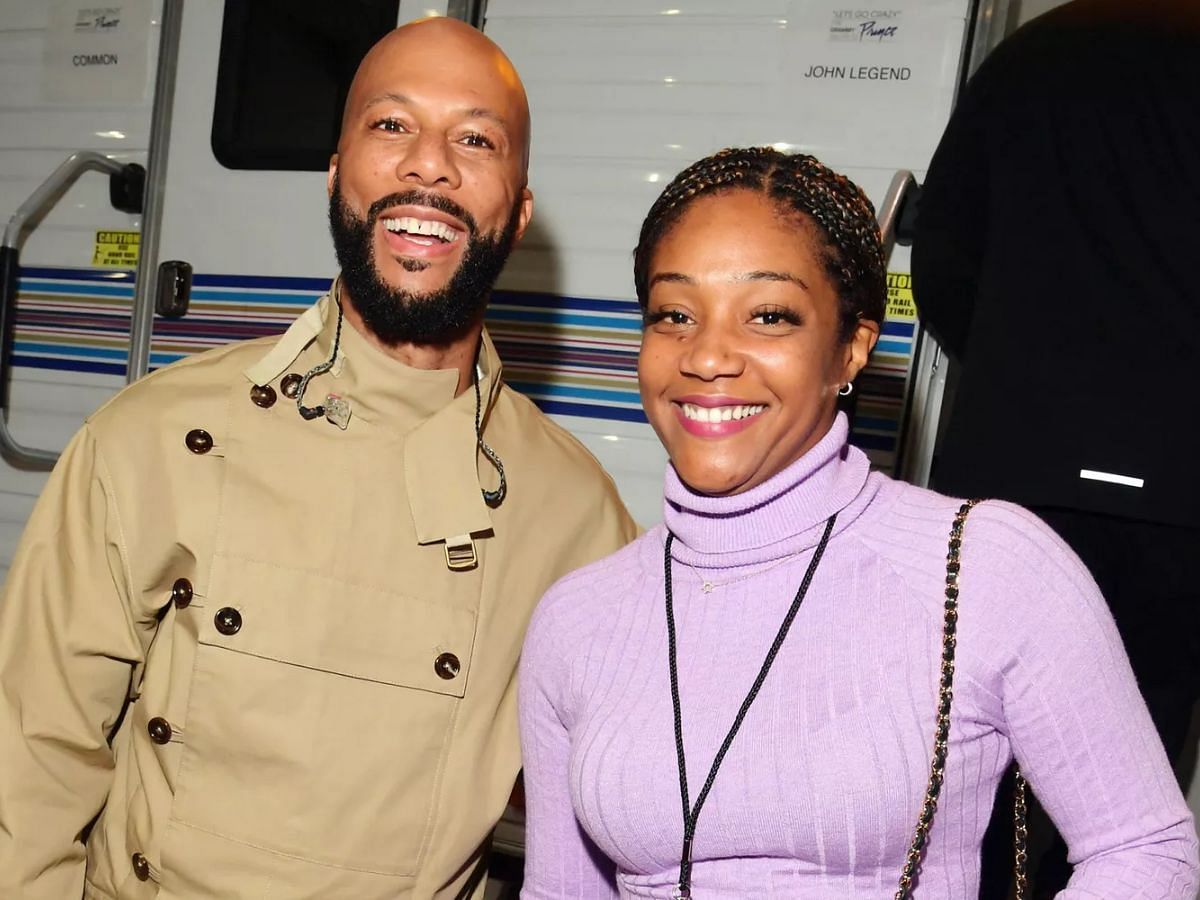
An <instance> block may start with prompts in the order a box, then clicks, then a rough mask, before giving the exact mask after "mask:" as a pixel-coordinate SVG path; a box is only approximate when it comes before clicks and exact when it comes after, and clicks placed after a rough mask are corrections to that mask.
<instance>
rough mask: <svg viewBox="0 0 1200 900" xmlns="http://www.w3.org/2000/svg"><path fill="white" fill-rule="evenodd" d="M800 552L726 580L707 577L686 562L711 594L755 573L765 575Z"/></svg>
mask: <svg viewBox="0 0 1200 900" xmlns="http://www.w3.org/2000/svg"><path fill="white" fill-rule="evenodd" d="M797 555H798V554H796V553H789V554H788V555H787V556H783V557H780V558H779V559H777V560H775V562H773V563H771V564H770V565H769V566H763V567H762V568H761V569H755V570H754V571H753V572H747V573H746V574H744V575H738V576H737V577H736V578H726V579H725V580H724V581H713V580H712V579H710V578H705V577H704V576H703V575H701V574H700V570H699V569H697V568H696V567H695V566H693V565H692V564H691V563H684V565H685V566H687V568H688V570H689V571H690V572H691V573H692V574H693V575H695V576H696V578H698V579H699V580H700V590H701V592H703V593H705V594H711V593H712V592H713V591H715V590H716V589H717V588H719V587H726V586H727V585H730V584H736V583H737V582H739V581H745V580H746V579H747V578H753V577H754V576H755V575H764V574H766V573H767V572H770V571H771V570H772V569H775V568H778V567H779V566H782V565H783V564H784V563H785V562H790V561H791V560H793V559H795V558H796V557H797Z"/></svg>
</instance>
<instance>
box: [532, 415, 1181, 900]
mask: <svg viewBox="0 0 1200 900" xmlns="http://www.w3.org/2000/svg"><path fill="white" fill-rule="evenodd" d="M958 505H959V504H958V501H956V500H953V499H950V498H947V497H942V496H940V495H938V494H934V493H931V492H929V491H925V490H921V489H919V488H915V487H912V486H910V485H906V484H903V483H901V482H896V481H892V480H891V479H889V478H887V477H885V476H883V475H879V474H871V473H869V469H868V464H867V460H866V458H865V457H864V455H863V454H862V453H861V452H860V451H858V450H857V449H855V448H854V447H850V446H848V445H847V444H846V423H845V420H844V419H842V418H839V419H838V421H837V422H836V423H835V425H834V427H833V428H832V429H831V430H830V432H829V433H828V434H827V435H826V436H825V438H824V439H823V440H822V441H821V442H820V443H819V444H818V445H817V446H816V447H814V448H813V449H812V450H811V451H810V452H809V453H807V454H806V455H805V456H804V457H803V458H801V459H800V460H798V461H797V462H796V463H794V464H793V465H792V466H791V467H789V468H788V469H786V470H785V471H783V472H781V473H779V474H778V475H776V476H775V477H774V478H772V479H770V480H769V481H767V482H766V483H764V484H762V485H760V486H759V487H756V488H754V489H752V490H750V491H747V492H746V493H743V494H739V495H736V496H731V497H702V496H697V495H696V494H694V493H692V492H690V491H689V490H688V489H687V488H686V487H685V486H684V485H683V484H682V483H680V481H679V480H678V478H677V477H676V476H675V474H674V472H673V470H668V473H667V481H666V503H665V513H666V517H665V523H664V526H659V527H657V528H655V529H653V530H652V531H650V532H648V533H647V534H645V535H644V536H643V537H641V538H640V539H639V540H637V541H635V542H634V543H633V544H630V545H629V546H628V547H626V548H625V549H623V550H621V551H619V552H618V553H616V554H614V555H612V556H610V557H608V558H607V559H604V560H601V561H600V562H598V563H595V564H593V565H591V566H588V567H587V568H584V569H581V570H579V571H577V572H575V573H573V574H571V575H569V576H567V577H566V578H564V579H562V580H561V581H559V582H558V583H557V584H556V585H555V586H554V587H553V588H551V590H550V591H549V593H547V595H546V597H545V598H544V599H543V601H542V603H541V605H540V607H539V608H538V610H537V612H536V614H535V615H534V618H533V622H532V624H531V626H530V629H529V633H528V637H527V639H526V643H525V651H524V655H523V657H522V661H521V672H520V717H521V739H522V748H523V752H524V760H525V785H526V797H527V813H528V818H527V821H528V825H527V854H528V855H527V860H526V874H525V888H524V891H523V892H522V897H523V898H545V900H562V898H568V897H572V898H608V897H616V896H620V897H658V898H667V897H670V896H671V893H672V888H673V886H674V883H675V881H676V879H677V877H678V873H679V854H680V845H681V841H682V834H683V820H682V812H681V808H680V799H679V777H678V773H677V767H676V754H675V742H674V732H673V725H672V712H671V694H670V684H669V680H668V667H667V629H666V617H665V610H664V605H663V543H664V540H665V536H666V532H665V528H670V529H671V531H672V532H674V534H675V536H676V540H675V544H674V548H673V551H672V553H673V556H674V562H673V564H672V572H673V576H672V577H673V582H674V597H675V616H676V627H677V632H678V647H679V687H680V694H681V698H682V708H683V732H684V742H685V748H686V751H687V769H688V785H689V789H690V794H691V797H692V800H693V802H694V800H695V796H696V793H697V792H698V791H699V789H700V786H701V785H702V784H703V783H704V779H705V777H706V775H707V773H708V769H709V766H710V765H711V763H712V760H713V757H714V755H715V754H716V752H717V749H718V747H719V746H720V743H721V741H722V739H723V738H724V736H725V734H726V732H727V730H728V729H729V726H730V724H731V723H732V721H733V717H734V715H735V713H736V711H737V708H738V706H739V705H740V703H741V702H742V699H743V697H744V696H745V694H746V691H747V690H748V689H749V687H750V685H751V683H752V682H753V680H754V677H755V675H756V673H757V671H758V668H759V666H760V665H761V663H762V660H763V657H764V655H765V654H766V652H767V650H768V647H769V646H770V643H771V641H772V639H773V638H774V636H775V633H776V631H777V629H778V627H779V625H780V623H781V622H782V620H783V617H784V614H785V613H786V611H787V609H788V606H789V605H790V603H791V601H792V598H793V597H794V596H795V593H796V588H797V587H798V585H799V582H800V579H801V578H802V577H803V573H804V571H805V568H806V567H807V566H808V563H809V561H810V560H811V558H812V553H813V549H814V547H815V545H816V543H817V541H818V539H819V537H820V534H821V532H822V529H823V526H824V523H825V520H826V519H827V518H828V516H829V515H830V514H832V513H834V512H836V513H837V514H838V518H837V525H836V528H835V529H834V532H833V536H832V539H831V540H830V542H829V545H828V549H827V550H826V552H825V556H824V559H823V561H822V562H821V564H820V567H819V569H818V570H817V574H816V577H815V578H814V580H813V582H812V586H811V588H810V590H809V592H808V597H807V599H806V600H805V601H804V604H803V606H802V607H801V609H800V612H799V615H798V616H797V617H796V620H795V622H794V624H793V626H792V629H791V632H790V634H789V636H788V638H787V640H786V642H785V643H784V645H783V648H782V650H781V651H780V653H779V656H778V658H777V659H776V661H775V665H774V667H773V669H772V670H771V673H770V675H769V676H768V677H767V680H766V682H765V684H764V685H763V688H762V690H761V691H760V693H759V695H758V698H757V700H756V701H755V702H754V705H753V706H752V707H751V709H750V712H749V714H748V715H747V717H746V720H745V722H744V724H743V726H742V729H741V731H740V733H739V734H738V736H737V738H736V740H735V741H734V743H733V746H732V748H731V749H730V751H729V753H728V755H727V756H726V758H725V761H724V763H723V765H722V766H721V769H720V771H719V774H718V775H717V778H716V782H715V785H714V787H713V789H712V793H711V795H710V796H709V798H708V800H707V802H706V804H705V806H704V809H703V812H702V813H701V815H700V820H699V825H698V828H697V831H696V837H695V848H694V853H693V859H694V869H693V879H692V894H693V897H695V898H697V900H734V898H738V900H745V898H780V900H782V898H788V900H798V898H822V900H828V898H839V897H847V898H849V897H853V898H880V900H883V898H891V897H892V896H894V894H895V890H896V886H897V882H898V879H899V873H900V868H901V865H902V863H903V860H904V856H905V852H906V851H907V848H908V845H909V842H910V840H911V839H912V834H913V827H914V825H915V824H916V820H917V812H918V809H919V808H920V805H921V800H922V797H923V795H924V791H925V787H926V782H927V779H928V772H929V763H930V754H931V749H932V738H933V732H934V714H935V710H934V705H935V696H936V685H937V677H938V660H939V656H940V640H941V619H942V603H943V581H944V576H945V557H946V540H947V534H948V532H949V529H950V523H951V521H952V519H953V517H954V513H955V511H956V509H957V508H958ZM780 560H786V561H784V562H779V561H780ZM698 573H703V577H704V578H706V579H709V580H711V581H714V582H718V583H719V582H728V583H726V584H723V585H722V586H719V587H716V588H715V589H714V590H713V591H712V592H711V593H703V592H702V591H701V589H700V587H701V577H700V575H699V574H698ZM752 573H757V574H752ZM747 575H748V577H746V576H747ZM732 579H737V580H732ZM960 584H961V586H962V588H961V596H960V620H959V626H958V651H957V673H956V676H955V690H954V707H953V713H952V726H951V729H950V752H949V759H948V762H947V764H946V780H945V785H944V787H943V789H942V795H941V801H940V803H939V807H938V812H937V816H936V818H935V820H934V825H933V829H932V832H931V836H930V840H929V845H928V849H927V852H926V855H925V858H924V863H923V865H922V867H921V875H920V882H919V886H918V889H917V891H916V897H918V898H920V900H935V898H942V900H965V898H970V897H974V896H976V894H977V891H978V886H979V846H980V841H981V839H982V836H983V832H984V828H985V826H986V825H987V822H988V816H989V813H990V811H991V808H992V804H993V798H994V796H995V792H996V784H997V781H998V779H999V778H1000V775H1001V773H1002V772H1003V771H1004V769H1005V768H1006V767H1007V765H1008V763H1009V762H1010V760H1011V759H1012V758H1013V757H1014V756H1015V757H1016V759H1017V760H1018V761H1019V762H1020V764H1021V768H1022V771H1023V772H1024V773H1025V775H1026V776H1027V777H1028V779H1029V781H1030V784H1031V786H1032V788H1033V790H1034V792H1035V793H1036V794H1037V796H1038V798H1039V800H1041V802H1042V804H1043V805H1044V806H1045V807H1046V809H1047V810H1048V811H1049V813H1050V815H1051V816H1052V817H1053V818H1054V821H1055V823H1056V824H1057V825H1058V827H1059V830H1060V831H1061V832H1062V834H1063V836H1064V837H1065V838H1066V840H1067V843H1068V845H1069V848H1070V859H1071V860H1072V861H1073V863H1074V865H1075V874H1074V877H1073V878H1072V879H1071V883H1070V887H1069V888H1068V889H1067V890H1066V891H1065V892H1063V893H1062V894H1060V895H1059V896H1060V897H1064V898H1121V900H1129V898H1134V897H1143V898H1155V900H1162V898H1180V900H1185V898H1186V900H1192V898H1194V897H1195V896H1196V890H1197V842H1196V833H1195V830H1194V827H1193V822H1192V817H1191V815H1190V814H1189V812H1188V809H1187V806H1186V805H1185V803H1184V800H1183V797H1182V796H1181V794H1180V791H1179V788H1178V787H1177V786H1176V783H1175V780H1174V778H1173V777H1172V774H1171V770H1170V768H1169V766H1168V764H1167V760H1166V757H1165V754H1164V753H1163V750H1162V746H1161V745H1160V743H1159V741H1158V738H1157V737H1156V736H1155V732H1154V728H1153V726H1152V724H1151V721H1150V717H1149V715H1148V714H1147V712H1146V708H1145V705H1144V704H1143V702H1142V699H1141V696H1140V695H1139V693H1138V690H1137V685H1136V684H1135V682H1134V678H1133V674H1132V672H1131V671H1130V668H1129V664H1128V662H1127V660H1126V657H1125V652H1124V649H1123V648H1122V646H1121V641H1120V638H1119V637H1118V635H1117V632H1116V629H1115V628H1114V626H1113V623H1112V619H1111V617H1110V616H1109V613H1108V610H1107V608H1106V607H1105V604H1104V601H1103V599H1102V598H1101V597H1100V594H1099V593H1098V591H1097V589H1096V586H1095V584H1094V583H1093V581H1092V579H1091V577H1090V576H1089V575H1088V572H1087V570H1086V569H1085V568H1084V567H1083V565H1082V564H1081V563H1080V562H1079V561H1078V559H1076V558H1075V556H1074V555H1073V554H1072V553H1071V551H1070V550H1069V549H1068V548H1067V547H1066V546H1065V545H1064V544H1063V543H1062V541H1060V540H1059V539H1058V538H1057V537H1056V536H1055V535H1054V534H1053V533H1052V532H1050V531H1049V530H1048V529H1047V528H1046V526H1044V525H1043V524H1042V523H1041V522H1040V521H1039V520H1038V519H1037V518H1036V517H1034V516H1033V515H1031V514H1030V513H1028V512H1026V511H1025V510H1023V509H1020V508H1018V507H1016V506H1012V505H1010V504H1007V503H1000V502H988V503H985V504H983V505H981V506H979V507H977V508H976V509H975V510H974V511H973V512H972V513H971V515H970V518H969V519H968V521H967V526H966V532H965V536H964V541H963V550H962V574H961V576H960Z"/></svg>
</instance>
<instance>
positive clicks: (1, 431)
mask: <svg viewBox="0 0 1200 900" xmlns="http://www.w3.org/2000/svg"><path fill="white" fill-rule="evenodd" d="M133 167H136V169H138V170H140V169H141V167H140V166H136V165H135V164H128V165H127V164H124V163H119V162H117V161H116V160H113V159H109V158H108V157H107V156H104V155H103V154H100V153H94V152H92V151H88V150H81V151H79V152H77V153H72V154H71V155H70V156H68V157H67V158H66V159H65V160H64V161H63V163H62V164H61V165H60V166H59V167H58V168H57V169H55V170H54V171H53V172H52V173H51V175H50V177H49V178H47V179H46V180H45V181H43V182H42V183H41V184H40V185H39V186H38V187H37V189H36V190H34V192H33V193H32V194H30V195H29V199H27V200H26V201H25V202H24V203H22V204H21V205H20V207H19V208H18V209H17V211H16V212H15V213H13V216H12V218H11V219H9V220H8V226H7V227H6V228H5V229H4V241H3V244H2V245H0V456H3V457H4V459H5V460H7V461H8V462H9V463H10V464H11V465H13V466H16V467H17V468H22V469H34V470H41V471H48V470H49V469H52V468H54V464H55V463H56V462H57V461H58V453H56V452H54V451H53V450H40V449H37V448H35V447H26V446H25V445H23V444H21V443H19V442H18V441H17V440H16V439H15V438H14V437H13V436H12V433H11V432H10V431H9V430H8V417H7V411H8V388H9V382H10V381H11V380H12V368H13V367H12V354H13V335H14V332H15V326H16V318H17V289H18V285H19V282H20V269H21V266H20V257H21V245H22V244H23V243H24V240H25V236H26V235H27V234H28V232H29V231H30V229H32V228H33V226H34V225H35V224H37V222H38V221H40V220H41V219H42V217H43V216H45V214H46V212H47V211H48V210H49V209H50V208H51V207H52V206H54V204H55V203H57V202H58V201H59V199H60V198H61V197H62V196H63V194H64V193H65V192H66V190H67V188H69V187H70V186H71V184H72V183H74V181H75V179H77V178H78V177H79V176H80V175H82V174H83V173H84V172H88V171H96V172H104V173H107V174H108V175H109V176H116V177H119V178H120V177H127V176H129V175H130V173H131V170H132V168H133Z"/></svg>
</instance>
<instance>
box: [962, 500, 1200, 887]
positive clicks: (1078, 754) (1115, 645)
mask: <svg viewBox="0 0 1200 900" xmlns="http://www.w3.org/2000/svg"><path fill="white" fill-rule="evenodd" d="M992 506H996V507H1001V508H1000V510H999V515H997V513H996V511H995V510H993V511H992V512H991V513H990V514H989V512H987V510H988V507H992ZM980 513H983V515H982V516H980ZM974 515H975V516H980V518H981V519H985V517H988V516H989V515H990V516H991V518H992V522H991V523H990V525H989V526H988V527H989V530H991V531H992V534H993V535H997V534H998V532H1000V531H1002V530H1008V531H1009V533H1010V535H1011V537H1009V538H1004V536H1003V535H1002V534H1001V535H999V537H1000V540H1001V542H1003V543H1007V544H1008V545H1009V547H1010V548H1011V549H1012V550H1013V552H1012V553H1009V554H1007V559H1005V555H1003V554H998V555H997V556H996V557H995V560H996V561H997V563H998V564H999V565H998V570H997V571H995V572H993V574H992V577H991V579H990V580H992V581H993V583H995V584H997V585H1002V586H1003V587H1002V589H999V590H997V591H996V593H995V594H994V595H992V596H989V597H987V598H984V599H985V600H986V602H987V604H988V606H989V607H990V608H991V609H992V610H993V611H994V612H992V613H984V615H987V616H989V618H991V617H993V616H994V617H995V618H994V620H993V621H992V622H991V623H990V625H989V628H988V631H989V632H990V633H991V634H993V635H996V634H999V633H1001V632H1002V631H1003V630H1005V629H1006V628H1007V630H1009V631H1010V632H1011V631H1012V630H1013V629H1014V625H1015V629H1016V634H1017V637H1016V642H1015V644H1014V645H1013V646H1012V647H1011V648H1010V650H1009V651H1007V652H1008V653H1009V654H1010V655H1009V657H1008V660H1007V664H1006V665H1005V666H1004V680H1003V706H1004V719H1005V727H1006V728H1007V730H1008V735H1009V739H1010V741H1011V744H1012V747H1013V752H1014V755H1015V756H1016V759H1017V762H1018V763H1019V764H1020V766H1021V770H1022V772H1023V773H1024V775H1025V776H1026V778H1028V780H1029V784H1030V787H1031V788H1032V790H1033V792H1034V794H1035V795H1036V796H1037V798H1038V800H1039V802H1040V803H1041V804H1042V806H1043V808H1045V810H1046V812H1047V813H1048V814H1049V815H1050V817H1051V819H1052V820H1053V821H1054V824H1055V827H1056V828H1057V829H1058V831H1059V833H1060V834H1061V835H1062V836H1063V838H1064V840H1065V841H1066V843H1067V848H1068V859H1069V860H1070V862H1071V864H1072V865H1073V866H1074V873H1073V874H1072V877H1071V880H1070V882H1069V884H1068V886H1067V888H1066V889H1065V890H1064V891H1063V892H1062V893H1060V894H1059V895H1058V896H1059V898H1061V900H1098V898H1112V900H1118V898H1120V900H1133V898H1145V900H1151V898H1153V900H1194V898H1195V896H1196V889H1197V887H1198V885H1200V882H1198V881H1197V865H1198V863H1197V842H1196V831H1195V828H1194V824H1193V821H1192V816H1191V813H1190V812H1189V810H1188V807H1187V804H1186V803H1185V802H1184V799H1183V796H1182V794H1181V792H1180V789H1179V786H1178V784H1177V782H1176V780H1175V776H1174V774H1173V773H1172V771H1171V767H1170V764H1169V763H1168V761H1167V755H1166V753H1165V751H1164V750H1163V746H1162V743H1161V742H1160V741H1159V738H1158V735H1157V733H1156V732H1155V729H1154V725H1153V722H1152V721H1151V719H1150V714H1149V712H1148V711H1147V709H1146V704H1145V702H1144V701H1143V700H1142V696H1141V694H1140V692H1139V691H1138V687H1137V683H1136V681H1135V680H1134V675H1133V671H1132V669H1131V668H1130V665H1129V660H1128V658H1127V656H1126V654H1125V649H1124V646H1123V645H1122V642H1121V638H1120V635H1119V634H1118V633H1117V629H1116V625H1115V624H1114V623H1113V619H1112V616H1111V614H1110V613H1109V610H1108V607H1107V605H1106V604H1105V602H1104V598H1103V597H1102V596H1101V595H1100V591H1099V589H1098V588H1097V587H1096V584H1095V582H1094V581H1093V580H1092V578H1091V576H1090V574H1089V573H1088V571H1087V569H1086V568H1085V567H1084V566H1083V564H1082V563H1081V562H1080V561H1079V560H1078V558H1077V557H1076V556H1075V555H1074V553H1072V552H1071V550H1070V549H1069V548H1068V547H1067V546H1066V545H1065V544H1064V543H1062V541H1060V540H1059V539H1058V538H1057V536H1056V535H1054V534H1053V533H1052V532H1051V531H1050V530H1049V529H1048V528H1046V526H1045V525H1044V524H1042V523H1041V522H1040V521H1039V520H1038V519H1036V517H1034V516H1033V515H1032V514H1030V513H1028V512H1026V511H1024V510H1020V509H1017V508H1015V507H1011V506H1008V505H1007V504H1004V505H1001V504H991V503H989V504H987V505H986V506H985V507H981V508H980V509H979V510H978V511H977V512H976V513H975V514H974ZM975 524H976V523H974V522H968V523H967V535H966V537H965V538H964V548H968V549H969V548H970V547H971V542H972V536H971V528H972V526H973V525H975ZM979 524H983V523H982V522H981V523H979ZM979 533H980V532H979V531H977V532H976V534H979ZM971 566H972V561H971V559H969V558H966V559H965V561H964V564H963V569H964V572H966V573H969V572H970V571H971ZM999 569H1003V570H1007V575H1002V574H1000V572H999ZM964 596H965V595H964ZM1003 623H1007V626H1006V625H1005V624H1003Z"/></svg>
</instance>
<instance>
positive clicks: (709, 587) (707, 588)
mask: <svg viewBox="0 0 1200 900" xmlns="http://www.w3.org/2000/svg"><path fill="white" fill-rule="evenodd" d="M715 587H716V585H715V584H713V583H712V582H711V581H704V582H701V584H700V590H701V591H703V592H704V593H705V594H711V593H712V592H713V588H715ZM676 900H679V898H676Z"/></svg>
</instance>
